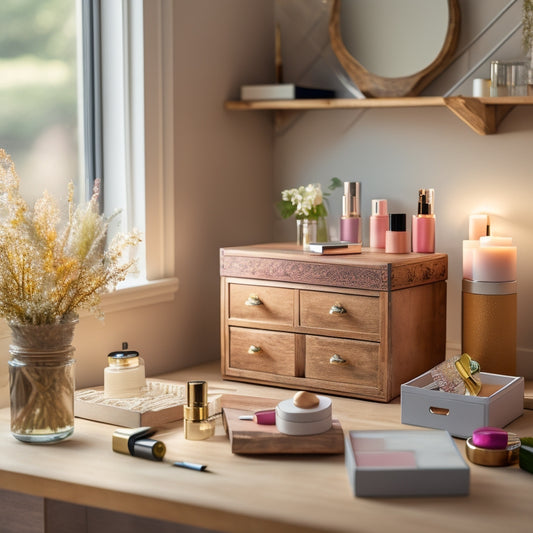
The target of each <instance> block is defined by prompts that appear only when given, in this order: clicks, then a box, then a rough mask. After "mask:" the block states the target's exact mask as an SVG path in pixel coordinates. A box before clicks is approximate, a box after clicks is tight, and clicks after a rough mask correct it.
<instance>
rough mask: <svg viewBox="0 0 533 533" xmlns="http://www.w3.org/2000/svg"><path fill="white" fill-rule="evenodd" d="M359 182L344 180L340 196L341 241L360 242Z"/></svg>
mask: <svg viewBox="0 0 533 533" xmlns="http://www.w3.org/2000/svg"><path fill="white" fill-rule="evenodd" d="M360 200H361V184H360V183H359V182H358V181H345V182H344V195H343V197H342V216H341V232H340V233H341V241H348V242H361V233H362V232H361V208H360Z"/></svg>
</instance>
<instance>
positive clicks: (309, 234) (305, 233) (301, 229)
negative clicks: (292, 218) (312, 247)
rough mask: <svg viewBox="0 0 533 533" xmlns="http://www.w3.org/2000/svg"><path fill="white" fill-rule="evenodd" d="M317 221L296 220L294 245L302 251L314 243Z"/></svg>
mask: <svg viewBox="0 0 533 533" xmlns="http://www.w3.org/2000/svg"><path fill="white" fill-rule="evenodd" d="M316 233H317V221H316V220H309V219H307V218H298V219H296V244H297V245H298V246H301V247H302V248H303V249H304V250H307V249H309V243H311V242H315V241H316Z"/></svg>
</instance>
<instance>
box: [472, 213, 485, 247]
mask: <svg viewBox="0 0 533 533" xmlns="http://www.w3.org/2000/svg"><path fill="white" fill-rule="evenodd" d="M489 228H490V219H489V215H470V218H469V219H468V238H469V239H470V240H471V241H475V240H478V239H479V238H480V237H484V236H485V235H488V234H489V233H490V231H489Z"/></svg>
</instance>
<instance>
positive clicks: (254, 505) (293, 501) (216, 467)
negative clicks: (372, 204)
mask: <svg viewBox="0 0 533 533" xmlns="http://www.w3.org/2000/svg"><path fill="white" fill-rule="evenodd" d="M165 377H166V378H170V379H175V380H176V381H181V382H185V381H187V380H189V379H207V380H208V382H209V385H210V387H209V388H210V391H211V392H215V391H216V392H220V393H228V394H242V395H253V396H264V397H267V398H274V399H279V400H281V399H285V398H288V397H291V396H292V395H293V393H294V391H287V390H283V389H277V388H270V387H263V386H257V385H250V384H244V383H235V382H228V381H222V380H221V378H220V372H219V365H218V363H214V364H210V365H203V366H198V367H195V368H193V369H188V370H184V371H180V372H176V373H173V374H170V375H167V376H165ZM333 415H334V416H335V417H336V418H338V419H339V420H340V421H341V423H342V426H343V429H344V430H345V431H347V430H351V429H415V428H413V427H411V426H403V425H402V424H401V423H400V403H399V399H396V400H395V401H393V402H392V403H390V404H385V405H383V404H378V403H373V402H367V401H362V400H353V399H348V398H337V397H333ZM114 429H115V428H114V426H109V425H105V424H98V423H95V422H90V421H87V420H81V419H76V428H75V432H74V435H73V436H72V437H71V438H69V439H68V440H65V441H63V442H60V443H57V444H53V445H28V444H24V443H21V442H18V441H17V440H15V439H14V438H13V437H12V436H11V435H10V433H9V410H8V409H2V410H0V489H6V490H11V491H17V492H22V493H26V494H32V495H36V496H41V497H47V498H51V499H57V500H63V501H67V502H71V503H76V504H81V505H86V506H94V507H100V508H104V509H111V510H115V511H120V512H125V513H131V514H136V515H141V516H146V517H151V518H157V519H161V520H169V521H174V522H179V523H185V524H190V525H195V526H201V527H205V528H210V529H215V530H221V531H230V532H234V531H235V532H246V533H249V532H250V531H254V532H267V531H268V532H271V531H276V533H282V532H285V531H291V532H300V531H328V532H336V531H345V532H373V531H376V532H382V531H396V532H404V531H405V532H409V533H413V532H417V531H423V532H426V531H431V532H432V533H438V532H449V531H454V532H465V533H467V532H468V533H471V532H472V531H481V530H482V531H483V532H484V533H487V532H491V531H495V532H496V531H497V532H498V533H501V531H502V530H503V529H504V528H505V530H506V531H513V533H519V532H522V531H524V532H525V531H530V528H531V504H532V503H533V499H532V496H531V493H532V489H533V475H532V474H529V473H527V472H525V471H522V470H520V469H519V468H518V467H517V466H514V467H507V468H490V467H482V466H476V465H473V464H470V469H471V487H470V495H469V496H467V497H450V498H435V497H431V498H392V499H363V498H355V497H354V496H353V495H352V492H351V489H350V486H349V483H348V478H347V475H346V469H345V466H344V457H343V456H342V455H336V456H297V457H288V456H285V457H277V456H261V457H248V456H237V455H233V454H232V453H231V451H230V446H229V441H228V440H227V438H226V435H225V433H224V430H223V428H222V425H221V424H218V426H217V432H216V435H215V437H213V438H212V439H209V440H206V441H201V442H193V441H186V440H185V439H184V438H183V429H182V424H181V423H176V424H174V425H173V426H172V427H170V428H169V429H165V430H164V431H162V432H160V433H159V434H158V437H159V438H160V439H161V440H163V441H164V442H165V444H166V445H167V450H168V451H167V459H182V460H186V461H192V462H199V463H206V464H208V466H209V470H210V472H195V471H190V470H184V469H181V468H175V467H173V466H171V465H170V464H168V463H157V462H152V461H147V460H143V459H138V458H134V457H131V456H126V455H121V454H118V453H115V452H113V451H112V449H111V434H112V432H113V430H114ZM508 429H509V430H510V431H514V432H515V433H517V434H518V435H519V436H533V411H529V410H528V411H525V413H524V415H523V416H522V417H521V418H519V419H518V420H516V421H515V422H513V423H512V424H511V425H510V426H508ZM457 442H458V444H459V449H460V450H461V451H462V452H463V453H464V441H461V440H458V441H457Z"/></svg>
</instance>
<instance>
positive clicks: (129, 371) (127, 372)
mask: <svg viewBox="0 0 533 533" xmlns="http://www.w3.org/2000/svg"><path fill="white" fill-rule="evenodd" d="M107 363H108V366H107V367H106V368H105V369H104V398H134V397H136V396H139V395H140V394H141V391H142V388H143V387H145V386H146V377H145V371H144V361H143V360H142V358H141V357H139V352H136V351H134V350H128V344H127V343H126V342H125V343H123V344H122V350H120V351H117V352H111V353H110V354H109V355H108V356H107Z"/></svg>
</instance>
